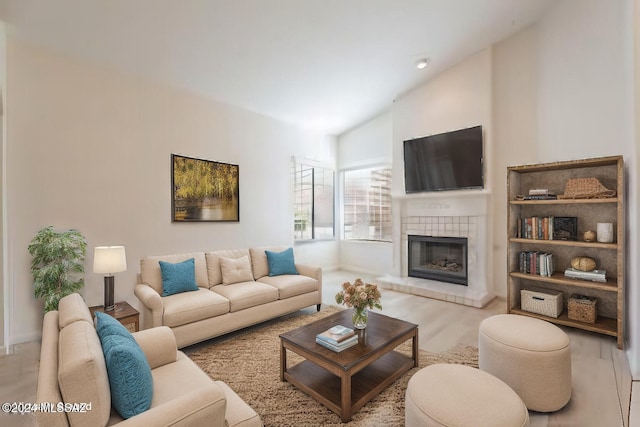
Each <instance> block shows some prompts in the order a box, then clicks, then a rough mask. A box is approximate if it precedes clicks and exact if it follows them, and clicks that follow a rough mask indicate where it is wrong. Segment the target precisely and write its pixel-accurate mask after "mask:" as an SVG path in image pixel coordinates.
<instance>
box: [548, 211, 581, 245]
mask: <svg viewBox="0 0 640 427" xmlns="http://www.w3.org/2000/svg"><path fill="white" fill-rule="evenodd" d="M553 240H578V218H576V217H575V216H556V217H554V218H553Z"/></svg>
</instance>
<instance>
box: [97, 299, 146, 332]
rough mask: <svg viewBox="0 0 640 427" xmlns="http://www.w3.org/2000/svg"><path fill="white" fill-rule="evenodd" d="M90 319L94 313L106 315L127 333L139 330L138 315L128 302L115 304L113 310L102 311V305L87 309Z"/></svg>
mask: <svg viewBox="0 0 640 427" xmlns="http://www.w3.org/2000/svg"><path fill="white" fill-rule="evenodd" d="M89 311H90V312H91V317H93V314H94V313H95V312H96V311H100V312H102V313H106V314H108V315H110V316H111V317H113V318H114V319H116V320H117V321H118V322H120V323H122V324H123V325H124V326H125V327H126V328H127V329H128V330H129V332H138V331H139V330H140V313H138V310H136V309H135V308H133V307H131V306H130V305H129V303H128V302H126V301H123V302H117V303H116V307H115V308H114V309H113V310H109V311H104V305H95V306H93V307H89Z"/></svg>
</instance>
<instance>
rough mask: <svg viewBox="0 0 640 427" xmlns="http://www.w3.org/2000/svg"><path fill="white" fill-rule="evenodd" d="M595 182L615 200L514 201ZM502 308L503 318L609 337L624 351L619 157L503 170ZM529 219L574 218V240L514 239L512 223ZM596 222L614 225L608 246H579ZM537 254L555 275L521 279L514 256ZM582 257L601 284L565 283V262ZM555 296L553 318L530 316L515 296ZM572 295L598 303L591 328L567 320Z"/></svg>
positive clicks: (621, 172)
mask: <svg viewBox="0 0 640 427" xmlns="http://www.w3.org/2000/svg"><path fill="white" fill-rule="evenodd" d="M591 177H596V178H598V179H599V180H600V182H601V183H602V184H603V185H604V186H605V187H606V188H607V189H615V190H616V197H611V198H594V199H558V200H516V196H520V195H526V194H528V191H529V190H530V189H533V188H546V189H548V190H549V192H550V193H552V194H557V195H561V194H564V192H565V187H566V183H567V182H568V180H569V179H571V178H591ZM507 186H508V201H507V210H508V212H507V236H508V241H507V247H508V255H507V261H508V277H507V305H508V307H507V308H508V312H509V313H516V314H520V315H525V316H531V317H535V318H540V319H544V320H547V321H549V322H552V323H556V324H559V325H564V326H571V327H574V328H579V329H583V330H586V331H591V332H596V333H600V334H604V335H609V336H613V337H615V338H616V340H617V345H618V348H620V349H622V348H624V329H623V326H624V283H625V281H624V258H625V256H624V246H625V245H624V236H625V223H624V161H623V158H622V156H610V157H601V158H594V159H584V160H573V161H566V162H554V163H544V164H534V165H523V166H510V167H508V168H507ZM533 216H540V217H544V216H555V217H576V218H578V240H577V241H572V240H538V239H528V238H520V237H517V236H518V234H517V231H518V230H517V229H518V219H521V218H527V217H533ZM599 222H611V223H613V224H614V241H613V243H600V242H597V241H596V242H585V241H583V238H582V236H583V234H584V232H585V231H587V230H594V231H595V230H596V224H597V223H599ZM523 251H543V252H550V253H552V254H553V255H554V263H555V270H556V271H555V272H554V273H553V274H552V275H551V276H548V277H547V276H539V275H535V274H526V273H522V272H520V269H519V253H520V252H523ZM576 256H588V257H590V258H593V259H595V260H596V264H597V267H596V268H597V269H602V270H606V272H607V282H606V283H600V282H592V281H588V280H578V279H571V278H568V277H565V276H564V270H565V268H567V267H570V260H571V259H572V258H573V257H576ZM521 289H537V290H541V291H544V290H545V289H547V290H555V291H561V292H562V293H563V303H564V310H563V312H562V314H561V315H560V316H559V317H558V318H553V317H547V316H543V315H539V314H536V313H530V312H528V311H524V310H522V309H521V305H520V290H521ZM572 294H581V295H587V296H593V297H596V298H597V299H598V308H597V310H598V318H597V321H596V323H595V324H590V323H584V322H579V321H576V320H572V319H569V318H568V317H567V311H568V310H567V303H568V301H569V297H570V296H571V295H572Z"/></svg>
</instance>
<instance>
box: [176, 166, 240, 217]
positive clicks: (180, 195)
mask: <svg viewBox="0 0 640 427" xmlns="http://www.w3.org/2000/svg"><path fill="white" fill-rule="evenodd" d="M239 176H240V172H239V168H238V165H232V164H228V163H220V162H215V161H212V160H203V159H194V158H191V157H185V156H180V155H178V154H172V155H171V189H172V190H171V196H172V198H171V220H172V221H173V222H193V221H235V222H239V221H240V188H239Z"/></svg>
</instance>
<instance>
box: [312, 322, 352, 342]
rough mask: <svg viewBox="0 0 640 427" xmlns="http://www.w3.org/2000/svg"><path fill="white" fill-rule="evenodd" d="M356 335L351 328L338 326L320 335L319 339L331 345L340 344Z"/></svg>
mask: <svg viewBox="0 0 640 427" xmlns="http://www.w3.org/2000/svg"><path fill="white" fill-rule="evenodd" d="M355 334H356V332H355V331H354V330H353V329H351V328H347V327H346V326H342V325H336V326H334V327H332V328H329V329H327V330H326V331H324V332H322V333H319V334H318V336H317V337H318V338H320V339H323V340H325V341H327V342H329V343H330V344H339V343H341V342H342V341H344V340H346V339H347V338H350V337H352V336H354V335H355Z"/></svg>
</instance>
